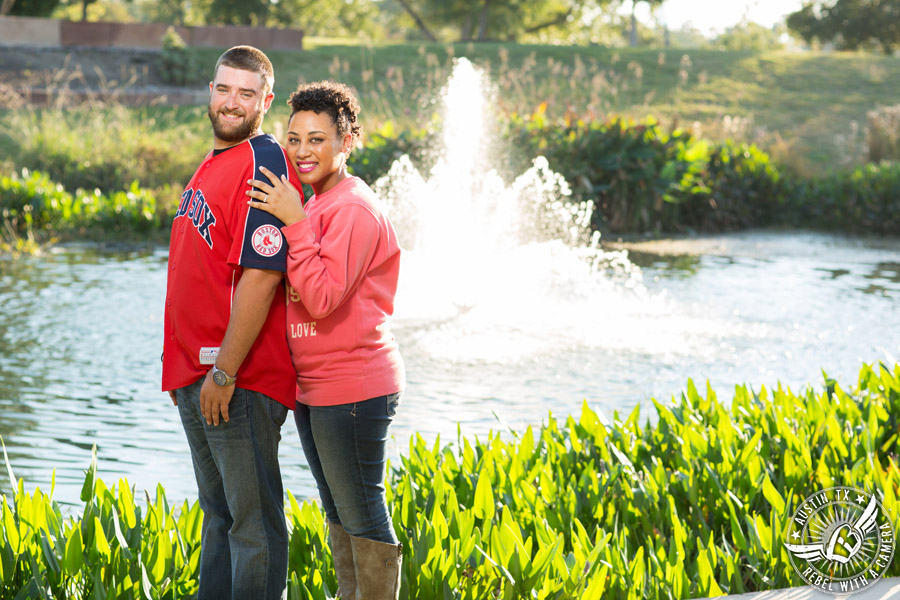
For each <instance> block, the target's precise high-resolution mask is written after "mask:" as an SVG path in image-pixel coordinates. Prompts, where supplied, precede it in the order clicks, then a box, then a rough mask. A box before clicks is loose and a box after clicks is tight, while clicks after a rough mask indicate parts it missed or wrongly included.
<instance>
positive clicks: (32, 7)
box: [0, 0, 60, 17]
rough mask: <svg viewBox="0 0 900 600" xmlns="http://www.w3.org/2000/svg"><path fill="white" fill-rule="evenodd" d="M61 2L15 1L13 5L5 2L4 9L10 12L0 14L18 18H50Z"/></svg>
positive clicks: (57, 0) (55, 0) (46, 0)
mask: <svg viewBox="0 0 900 600" xmlns="http://www.w3.org/2000/svg"><path fill="white" fill-rule="evenodd" d="M59 2H60V0H13V1H12V2H11V3H10V2H3V4H2V6H3V8H4V9H5V10H6V11H8V12H3V11H0V13H2V14H10V15H15V16H17V17H49V16H50V13H52V12H53V11H54V9H56V7H57V6H58V5H59Z"/></svg>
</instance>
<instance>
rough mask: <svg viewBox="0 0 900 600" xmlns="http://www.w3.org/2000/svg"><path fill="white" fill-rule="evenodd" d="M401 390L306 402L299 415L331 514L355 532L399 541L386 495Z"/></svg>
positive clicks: (305, 449)
mask: <svg viewBox="0 0 900 600" xmlns="http://www.w3.org/2000/svg"><path fill="white" fill-rule="evenodd" d="M399 403H400V394H399V393H397V394H390V395H388V396H380V397H378V398H372V399H370V400H366V401H364V402H356V403H353V404H339V405H337V406H306V405H305V404H300V403H299V402H298V403H297V407H296V408H295V409H294V419H295V420H296V422H297V432H298V433H299V434H300V443H301V444H302V446H303V452H304V453H305V454H306V460H307V462H308V463H309V469H310V471H312V475H313V477H314V478H315V480H316V485H317V487H318V488H319V497H320V498H321V499H322V507H323V508H324V509H325V515H326V516H327V517H328V520H329V521H331V522H332V523H337V524H339V525H341V526H342V527H343V528H344V530H346V531H347V533H349V534H350V535H352V536H356V537H362V538H367V539H370V540H375V541H378V542H384V543H387V544H396V543H397V536H396V535H395V534H394V527H393V525H392V524H391V515H390V513H389V512H388V508H387V504H386V503H385V498H384V474H385V465H386V462H387V442H388V428H389V427H390V425H391V421H393V418H394V414H395V413H396V412H397V406H398V405H399Z"/></svg>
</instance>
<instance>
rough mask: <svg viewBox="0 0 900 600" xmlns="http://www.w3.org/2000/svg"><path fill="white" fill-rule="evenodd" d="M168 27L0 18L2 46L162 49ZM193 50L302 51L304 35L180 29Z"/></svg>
mask: <svg viewBox="0 0 900 600" xmlns="http://www.w3.org/2000/svg"><path fill="white" fill-rule="evenodd" d="M168 28H169V26H168V25H166V24H164V23H111V22H104V21H95V22H80V21H57V20H53V19H33V18H23V17H0V45H23V46H27V45H35V46H56V45H62V46H112V47H116V46H118V47H129V48H161V47H162V36H163V34H165V32H166V30H167V29H168ZM175 30H176V31H177V32H178V34H179V35H180V36H181V37H182V38H183V39H184V41H185V42H186V43H187V44H188V45H189V46H205V47H216V48H229V47H231V46H235V45H237V44H249V45H251V46H256V47H257V48H259V49H260V50H302V49H303V32H302V31H300V30H297V29H269V28H266V27H231V26H221V27H176V28H175Z"/></svg>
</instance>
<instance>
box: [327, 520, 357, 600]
mask: <svg viewBox="0 0 900 600" xmlns="http://www.w3.org/2000/svg"><path fill="white" fill-rule="evenodd" d="M328 533H329V536H330V537H331V556H332V558H333V559H334V572H335V574H336V575H337V580H338V591H337V594H336V597H337V598H341V600H357V596H356V570H355V569H354V567H353V546H352V544H351V543H350V534H349V533H347V532H346V531H344V528H343V527H341V526H340V525H338V524H337V523H332V522H331V521H329V522H328Z"/></svg>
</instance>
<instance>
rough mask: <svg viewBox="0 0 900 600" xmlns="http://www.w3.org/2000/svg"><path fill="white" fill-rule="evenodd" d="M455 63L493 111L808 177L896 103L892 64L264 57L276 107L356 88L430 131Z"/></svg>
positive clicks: (899, 66)
mask: <svg viewBox="0 0 900 600" xmlns="http://www.w3.org/2000/svg"><path fill="white" fill-rule="evenodd" d="M213 54H214V53H213ZM461 56H465V57H467V58H469V59H470V60H471V61H472V62H473V63H475V64H477V65H479V66H481V67H483V68H485V69H486V70H487V71H488V73H489V74H490V75H491V78H492V80H493V81H494V82H495V84H496V85H497V91H498V94H497V98H498V100H497V104H498V106H499V107H500V109H501V110H504V111H518V112H520V113H522V112H524V113H528V112H531V111H533V110H535V108H536V107H537V106H538V105H539V104H541V103H542V102H547V105H548V106H547V112H548V115H550V116H551V117H559V116H562V115H564V114H566V113H567V112H568V113H569V114H574V115H576V116H578V117H595V118H603V117H604V116H606V115H608V114H622V115H626V116H630V117H634V118H643V117H645V116H647V115H653V116H655V117H657V118H658V119H659V120H660V121H661V122H662V123H663V124H664V125H665V126H666V127H676V126H677V127H682V128H690V127H693V126H694V123H695V122H696V123H699V125H700V127H699V129H698V133H700V134H701V135H703V136H704V137H710V138H721V137H734V138H738V139H742V140H745V141H752V142H757V143H759V144H760V145H762V146H763V147H764V148H765V149H766V150H768V151H769V152H770V153H771V154H772V155H773V157H774V158H775V160H776V162H778V163H779V164H781V165H785V166H789V167H791V168H793V169H794V170H796V171H797V172H799V173H800V174H808V175H812V174H823V173H825V172H827V171H829V170H832V169H838V168H841V167H844V166H849V165H851V164H855V163H856V162H858V161H859V160H860V159H861V158H862V157H861V156H860V155H861V153H863V152H864V143H865V135H864V129H865V125H866V113H867V112H868V111H869V110H872V109H873V108H875V107H876V106H879V105H893V104H897V103H900V61H898V60H897V59H896V58H891V57H884V56H880V55H866V54H855V53H788V52H727V51H714V50H684V49H667V50H655V49H640V48H638V49H632V48H627V49H608V48H600V47H553V46H527V45H510V44H477V45H476V44H467V45H455V46H441V45H402V46H397V45H391V46H383V47H371V46H369V47H365V46H340V45H330V46H318V47H315V48H313V49H311V50H308V51H305V52H303V53H301V54H287V53H272V58H273V62H274V64H275V68H276V74H277V82H276V92H277V94H278V98H277V102H279V103H280V102H283V100H282V99H283V98H286V96H287V94H288V93H289V92H290V90H291V89H292V87H293V85H294V83H295V82H296V81H297V80H299V79H302V80H306V81H312V80H315V79H319V78H327V77H332V78H340V79H342V80H344V81H346V82H348V83H350V84H352V85H354V86H355V87H356V89H357V90H359V92H360V94H361V96H362V101H363V107H364V109H365V110H366V112H367V113H368V118H369V119H370V120H373V121H375V122H378V121H379V120H384V119H393V120H394V121H396V122H399V123H404V122H407V123H422V122H427V119H428V117H429V114H428V113H429V111H432V110H433V106H432V104H431V103H432V102H433V99H434V97H435V94H436V92H437V91H438V90H439V89H440V87H441V86H442V85H443V84H444V82H445V81H446V78H447V76H448V75H449V72H450V69H451V68H452V59H453V58H454V57H461ZM211 61H212V55H210V57H209V58H207V59H206V62H207V63H211ZM423 119H425V120H424V121H423Z"/></svg>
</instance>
